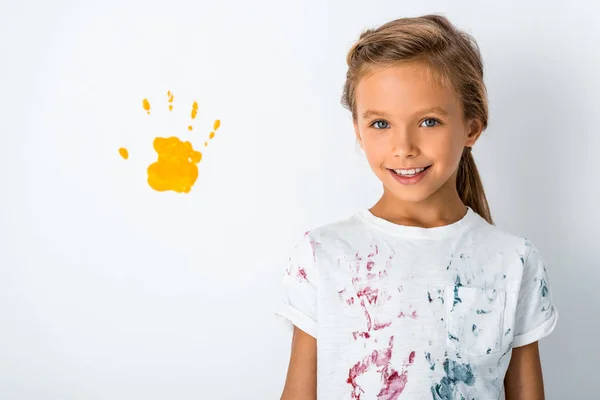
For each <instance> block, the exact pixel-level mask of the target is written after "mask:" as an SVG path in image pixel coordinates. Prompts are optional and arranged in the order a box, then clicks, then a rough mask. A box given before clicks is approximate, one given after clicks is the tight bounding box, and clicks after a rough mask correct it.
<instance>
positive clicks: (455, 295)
mask: <svg viewBox="0 0 600 400" xmlns="http://www.w3.org/2000/svg"><path fill="white" fill-rule="evenodd" d="M461 286H462V283H460V276H457V277H456V282H455V283H454V304H452V308H454V306H455V305H457V304H458V303H462V300H461V299H460V297H459V296H458V288H459V287H461Z"/></svg>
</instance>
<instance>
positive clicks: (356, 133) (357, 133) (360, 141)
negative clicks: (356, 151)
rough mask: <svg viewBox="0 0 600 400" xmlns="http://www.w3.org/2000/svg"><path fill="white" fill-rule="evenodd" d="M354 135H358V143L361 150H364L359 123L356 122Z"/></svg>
mask: <svg viewBox="0 0 600 400" xmlns="http://www.w3.org/2000/svg"><path fill="white" fill-rule="evenodd" d="M354 134H355V135H356V141H357V142H358V144H359V145H360V148H361V150H362V149H363V143H362V138H361V137H360V131H359V130H358V123H357V122H356V121H354Z"/></svg>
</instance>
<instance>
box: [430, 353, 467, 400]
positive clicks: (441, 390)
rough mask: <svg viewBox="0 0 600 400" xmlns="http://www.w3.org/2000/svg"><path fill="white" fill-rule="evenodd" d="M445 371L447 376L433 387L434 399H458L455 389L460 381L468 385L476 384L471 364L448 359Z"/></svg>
mask: <svg viewBox="0 0 600 400" xmlns="http://www.w3.org/2000/svg"><path fill="white" fill-rule="evenodd" d="M444 372H445V373H446V376H444V377H443V378H442V380H441V381H440V382H439V383H437V384H434V385H433V386H432V387H431V394H432V395H433V399H434V400H454V399H456V396H455V391H456V388H457V385H458V384H459V383H464V384H465V385H467V386H473V385H474V384H475V376H474V375H473V369H472V368H471V365H470V364H460V363H457V362H456V361H453V360H448V359H447V360H446V361H445V362H444ZM461 397H462V395H461Z"/></svg>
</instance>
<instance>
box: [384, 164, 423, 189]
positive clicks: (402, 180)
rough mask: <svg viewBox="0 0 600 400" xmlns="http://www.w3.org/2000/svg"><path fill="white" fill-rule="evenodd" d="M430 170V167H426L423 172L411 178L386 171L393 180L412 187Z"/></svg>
mask: <svg viewBox="0 0 600 400" xmlns="http://www.w3.org/2000/svg"><path fill="white" fill-rule="evenodd" d="M430 168H431V167H428V168H427V169H426V170H425V171H421V172H419V173H418V174H415V175H411V176H407V175H404V176H401V175H398V174H397V173H395V172H394V171H392V170H388V171H390V174H392V176H393V177H394V179H396V180H397V181H398V182H400V183H401V184H403V185H414V184H415V183H418V182H419V181H420V180H421V179H423V177H424V176H425V174H427V172H428V171H429V169H430Z"/></svg>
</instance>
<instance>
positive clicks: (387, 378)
mask: <svg viewBox="0 0 600 400" xmlns="http://www.w3.org/2000/svg"><path fill="white" fill-rule="evenodd" d="M393 346H394V336H392V337H390V341H389V345H388V347H387V348H386V349H383V350H373V352H372V353H371V354H370V355H368V356H366V357H365V358H363V359H362V360H361V361H359V362H357V363H356V364H354V366H352V368H350V371H349V373H348V379H347V380H346V382H347V383H349V384H350V385H352V393H351V394H350V397H351V398H352V399H353V400H360V399H361V396H362V395H363V394H364V393H365V391H364V390H363V388H362V387H361V386H360V385H359V384H358V383H357V381H356V380H357V378H358V377H360V376H361V375H363V374H365V373H366V372H367V371H369V369H370V368H371V366H373V365H375V366H376V367H383V368H382V369H381V370H380V371H378V372H380V373H381V378H382V381H383V387H382V388H381V390H380V391H379V394H378V395H377V398H378V399H380V400H396V399H397V398H398V396H400V394H402V392H403V391H404V388H405V386H406V383H407V382H408V374H407V372H406V367H407V365H410V364H412V363H413V362H414V359H415V352H414V351H413V352H411V353H410V356H409V358H408V364H405V365H404V368H403V371H402V373H398V371H396V370H394V369H393V368H391V366H390V362H391V358H392V348H393Z"/></svg>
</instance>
